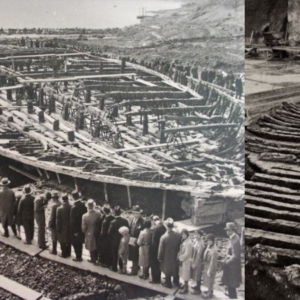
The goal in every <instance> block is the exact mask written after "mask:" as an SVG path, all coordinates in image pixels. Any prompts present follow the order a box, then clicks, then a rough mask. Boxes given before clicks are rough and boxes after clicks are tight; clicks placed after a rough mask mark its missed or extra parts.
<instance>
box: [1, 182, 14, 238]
mask: <svg viewBox="0 0 300 300" xmlns="http://www.w3.org/2000/svg"><path fill="white" fill-rule="evenodd" d="M9 184H10V181H9V180H8V178H2V180H1V183H0V185H1V187H2V190H1V191H0V221H1V223H2V227H3V229H4V234H2V235H3V236H5V237H9V231H8V226H11V229H12V231H13V233H14V235H15V236H17V231H16V227H15V225H14V203H15V201H16V197H15V193H14V191H12V190H11V189H9V188H8V185H9Z"/></svg>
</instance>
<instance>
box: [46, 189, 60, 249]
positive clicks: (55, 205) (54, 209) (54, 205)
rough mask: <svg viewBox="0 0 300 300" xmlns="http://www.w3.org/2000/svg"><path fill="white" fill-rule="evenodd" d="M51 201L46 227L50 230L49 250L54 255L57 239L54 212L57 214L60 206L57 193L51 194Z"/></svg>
mask: <svg viewBox="0 0 300 300" xmlns="http://www.w3.org/2000/svg"><path fill="white" fill-rule="evenodd" d="M52 201H53V203H52V205H51V208H50V218H49V223H48V227H49V229H50V231H51V240H52V250H50V253H51V254H54V255H56V254H57V241H58V237H57V230H56V214H57V208H58V207H60V206H61V203H60V201H59V194H58V193H54V194H53V196H52Z"/></svg>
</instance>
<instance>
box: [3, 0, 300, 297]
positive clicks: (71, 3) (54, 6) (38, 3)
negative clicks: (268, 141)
mask: <svg viewBox="0 0 300 300" xmlns="http://www.w3.org/2000/svg"><path fill="white" fill-rule="evenodd" d="M244 4H245V3H244V1H243V0H112V1H109V0H98V1H96V0H84V1H83V0H61V1H58V0H53V1H46V0H28V1H21V0H10V1H2V2H1V10H0V221H1V226H0V231H1V235H0V299H26V300H27V299H45V300H46V299H53V300H54V299H103V300H106V299H107V300H108V299H111V300H115V299H116V300H117V299H120V300H121V299H122V300H123V299H152V300H154V299H191V300H194V299H241V300H242V299H244V298H245V276H244V272H245V255H244V241H245V225H244V175H245V153H244V138H245V126H244V121H245V93H244V83H245V72H244V59H245V58H244V52H245V37H244V22H245V6H244ZM282 22H283V24H287V23H286V20H285V19H284V18H283V20H282ZM269 26H271V25H269ZM270 28H271V27H270ZM289 28H292V27H289ZM253 30H254V29H253ZM289 37H290V36H288V38H289ZM254 52H255V53H258V50H255V51H254ZM259 61H261V62H264V63H265V61H264V60H259ZM293 78H294V80H296V77H293ZM288 92H289V93H290V91H288ZM284 93H285V92H283V94H284ZM295 93H296V92H295ZM276 96H278V95H277V94H276ZM297 109H298V108H297V107H294V104H287V106H284V108H281V110H284V112H285V114H287V115H288V116H289V117H290V118H291V120H292V119H294V118H295V116H294V115H295V114H296V111H297ZM286 111H288V112H286ZM251 114H252V113H251ZM283 118H285V115H284V117H283ZM290 118H289V119H290ZM278 125H279V124H276V126H278ZM274 126H275V125H274ZM284 126H288V127H293V126H295V127H294V129H291V132H290V135H291V136H292V137H293V139H295V138H297V133H296V130H297V128H296V127H297V125H296V123H295V124H294V125H284ZM282 130H284V129H282ZM251 137H252V135H251ZM293 141H294V143H296V142H297V141H295V140H293ZM281 145H285V144H284V142H283V143H282V144H281ZM260 146H262V145H261V144H260ZM257 147H259V146H257ZM287 147H289V146H287ZM292 147H293V146H291V148H292ZM264 148H265V149H267V146H266V147H264ZM277 149H278V148H277ZM284 149H285V146H284ZM289 149H290V148H289ZM248 151H249V150H248ZM266 151H267V150H266ZM284 151H286V150H284ZM284 151H283V153H284V154H276V155H277V156H276V157H278V159H279V160H280V162H282V160H283V161H284V165H285V164H289V165H288V166H290V165H291V162H292V161H294V162H296V161H297V153H296V152H297V150H291V153H288V154H286V152H284ZM293 151H295V152H293ZM254 152H255V151H254ZM258 155H259V154H257V152H255V154H253V155H252V156H254V157H253V160H254V161H255V162H256V161H257V164H259V159H258V158H257V156H258ZM274 155H275V154H274ZM252 156H251V155H250V156H248V158H247V159H248V160H251V161H252ZM271 158H273V156H272V155H271ZM279 164H280V166H281V163H279ZM255 168H256V167H255ZM264 168H265V167H264ZM278 168H279V167H278ZM294 168H295V169H293V170H289V171H287V170H283V171H281V169H280V171H279V172H283V173H280V174H286V173H288V174H295V173H296V172H297V170H296V168H297V167H294ZM270 169H271V167H270ZM263 170H264V169H263ZM268 170H269V169H268ZM267 172H268V171H267ZM262 173H263V172H262ZM256 176H259V175H256ZM291 177H293V175H291ZM281 179H282V176H281ZM289 180H290V179H289ZM294 180H295V179H291V181H286V182H288V183H289V185H293V184H296V183H295V182H294ZM286 185H288V184H286ZM285 188H286V189H287V188H288V189H289V190H290V189H291V188H293V187H290V186H286V187H285ZM247 197H248V196H247ZM288 199H289V201H290V202H289V203H294V202H293V201H296V200H293V197H292V198H288ZM269 202H270V201H269ZM269 202H268V203H269ZM249 205H250V203H249ZM286 206H287V207H288V208H290V207H291V205H287V204H286ZM284 214H285V212H284ZM286 215H287V216H290V213H286ZM293 215H294V214H293ZM295 218H297V217H296V216H295ZM284 226H287V225H284Z"/></svg>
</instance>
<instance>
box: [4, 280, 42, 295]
mask: <svg viewBox="0 0 300 300" xmlns="http://www.w3.org/2000/svg"><path fill="white" fill-rule="evenodd" d="M0 287H1V288H2V289H4V290H6V291H8V292H10V293H12V294H13V295H16V296H18V297H20V298H22V299H24V300H38V299H41V297H42V294H41V293H38V292H36V291H34V290H32V289H30V288H28V287H26V286H24V285H22V284H19V283H17V282H15V281H13V280H10V279H8V278H7V277H4V276H3V275H0Z"/></svg>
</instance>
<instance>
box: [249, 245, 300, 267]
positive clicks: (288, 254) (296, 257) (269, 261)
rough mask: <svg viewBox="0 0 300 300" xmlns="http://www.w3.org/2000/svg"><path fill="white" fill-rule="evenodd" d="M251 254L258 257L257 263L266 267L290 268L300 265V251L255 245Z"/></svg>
mask: <svg viewBox="0 0 300 300" xmlns="http://www.w3.org/2000/svg"><path fill="white" fill-rule="evenodd" d="M251 253H252V254H253V255H255V256H256V257H259V261H260V263H262V264H266V265H275V266H281V267H285V266H291V265H294V264H300V251H298V250H291V249H282V248H275V247H271V246H266V245H261V244H257V245H255V246H254V247H252V249H251Z"/></svg>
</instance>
